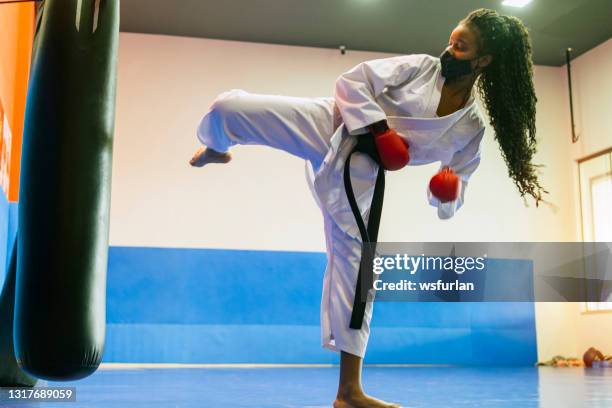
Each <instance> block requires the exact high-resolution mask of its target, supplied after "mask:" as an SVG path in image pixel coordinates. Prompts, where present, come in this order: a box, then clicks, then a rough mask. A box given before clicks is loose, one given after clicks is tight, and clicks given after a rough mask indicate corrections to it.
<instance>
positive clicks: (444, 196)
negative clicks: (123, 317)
mask: <svg viewBox="0 0 612 408" xmlns="http://www.w3.org/2000/svg"><path fill="white" fill-rule="evenodd" d="M429 189H430V190H431V193H432V194H433V195H434V196H436V198H437V199H438V200H440V201H441V202H443V203H445V202H447V201H454V200H456V199H457V196H458V195H459V177H458V176H457V175H456V174H455V172H454V171H453V169H451V168H450V167H448V166H446V167H444V168H443V169H442V170H440V171H439V172H438V174H436V175H435V176H433V177H432V178H431V180H430V181H429Z"/></svg>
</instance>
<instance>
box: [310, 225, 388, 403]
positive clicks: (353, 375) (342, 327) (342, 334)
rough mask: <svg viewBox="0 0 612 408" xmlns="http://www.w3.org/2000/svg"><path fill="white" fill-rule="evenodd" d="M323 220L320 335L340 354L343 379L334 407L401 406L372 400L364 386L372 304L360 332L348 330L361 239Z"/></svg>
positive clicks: (325, 343)
mask: <svg viewBox="0 0 612 408" xmlns="http://www.w3.org/2000/svg"><path fill="white" fill-rule="evenodd" d="M324 221H325V237H326V246H327V260H328V263H327V268H326V270H325V278H324V280H323V296H322V300H321V334H322V345H323V347H325V348H328V349H331V350H335V351H339V352H340V379H339V383H338V393H337V396H336V400H335V401H334V408H351V407H354V408H357V407H376V408H396V407H399V405H396V404H391V403H388V402H385V401H381V400H378V399H376V398H372V397H370V396H369V395H367V394H366V393H365V392H364V390H363V387H362V384H361V372H362V365H363V357H364V355H365V350H366V347H367V343H368V339H369V336H370V322H371V320H372V311H373V303H372V302H368V303H367V304H366V310H365V316H364V319H363V324H362V327H361V329H359V330H355V329H351V328H350V327H349V323H350V320H351V313H352V310H353V299H354V296H355V285H356V283H357V276H358V273H359V262H360V260H361V240H360V239H356V238H352V237H350V236H349V235H347V234H346V233H345V232H343V231H342V230H341V229H340V228H339V227H338V226H337V225H336V224H335V223H334V221H333V220H332V219H331V218H330V217H329V216H326V217H324ZM366 222H367V220H366Z"/></svg>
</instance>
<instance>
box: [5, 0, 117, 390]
mask: <svg viewBox="0 0 612 408" xmlns="http://www.w3.org/2000/svg"><path fill="white" fill-rule="evenodd" d="M42 13H43V14H42V19H41V21H40V27H39V32H38V33H37V45H36V49H35V50H34V57H33V64H32V70H31V73H30V83H29V89H28V97H27V103H26V116H25V127H24V138H23V139H24V141H23V155H22V162H21V179H20V201H19V229H18V231H19V232H18V239H19V251H18V260H17V281H16V296H15V323H14V325H15V327H14V328H15V355H16V358H17V362H18V364H19V366H20V367H21V368H22V369H23V370H24V371H26V372H27V373H28V374H30V375H32V376H35V377H38V378H44V379H48V380H56V381H59V380H75V379H79V378H83V377H85V376H87V375H89V374H91V373H93V372H94V371H95V370H96V369H97V367H98V365H99V363H100V361H101V358H102V351H103V346H104V335H105V301H106V299H105V292H106V268H107V255H108V227H109V226H108V222H109V206H110V182H111V159H112V141H113V131H114V109H115V88H116V61H117V46H118V35H119V1H117V0H47V1H46V2H45V4H44V9H43V11H42Z"/></svg>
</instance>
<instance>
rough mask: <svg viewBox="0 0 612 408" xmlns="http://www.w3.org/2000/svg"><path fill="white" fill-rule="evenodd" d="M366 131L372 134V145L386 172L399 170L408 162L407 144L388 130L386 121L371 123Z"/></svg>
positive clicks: (393, 130)
mask: <svg viewBox="0 0 612 408" xmlns="http://www.w3.org/2000/svg"><path fill="white" fill-rule="evenodd" d="M368 130H369V131H370V132H371V133H372V134H374V143H375V144H376V150H377V151H378V156H379V157H380V161H381V162H382V165H383V167H384V168H385V169H387V170H399V169H401V168H402V167H404V166H406V165H407V164H408V162H409V161H410V154H409V147H408V144H407V143H406V142H405V141H404V139H402V137H401V136H400V135H398V134H397V132H396V131H395V129H389V126H387V121H386V120H383V121H380V122H376V123H373V124H372V125H370V126H368Z"/></svg>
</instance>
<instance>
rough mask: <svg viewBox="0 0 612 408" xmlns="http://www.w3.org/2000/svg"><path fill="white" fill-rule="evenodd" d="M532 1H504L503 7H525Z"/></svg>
mask: <svg viewBox="0 0 612 408" xmlns="http://www.w3.org/2000/svg"><path fill="white" fill-rule="evenodd" d="M528 3H531V0H504V2H503V3H502V6H510V7H525V6H526V5H527V4H528Z"/></svg>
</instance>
